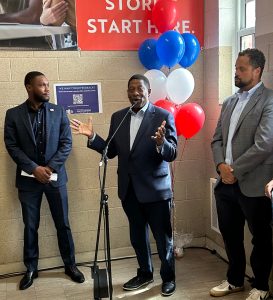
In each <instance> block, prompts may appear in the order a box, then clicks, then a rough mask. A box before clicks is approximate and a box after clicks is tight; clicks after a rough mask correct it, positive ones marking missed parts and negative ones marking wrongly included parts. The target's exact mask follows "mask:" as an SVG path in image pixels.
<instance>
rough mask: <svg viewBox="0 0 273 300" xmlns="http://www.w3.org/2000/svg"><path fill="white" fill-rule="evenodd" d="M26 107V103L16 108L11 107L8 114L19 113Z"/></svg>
mask: <svg viewBox="0 0 273 300" xmlns="http://www.w3.org/2000/svg"><path fill="white" fill-rule="evenodd" d="M25 105H26V102H23V103H21V104H19V105H16V106H14V107H11V108H9V109H8V110H7V113H14V112H19V111H21V110H22V109H23V108H24V107H25Z"/></svg>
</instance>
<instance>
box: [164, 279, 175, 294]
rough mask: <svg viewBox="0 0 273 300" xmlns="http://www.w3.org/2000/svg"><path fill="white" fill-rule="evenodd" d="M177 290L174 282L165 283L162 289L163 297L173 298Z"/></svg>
mask: <svg viewBox="0 0 273 300" xmlns="http://www.w3.org/2000/svg"><path fill="white" fill-rule="evenodd" d="M175 288H176V285H175V282H174V281H168V282H163V283H162V287H161V295H162V296H171V295H172V294H173V293H174V292H175Z"/></svg>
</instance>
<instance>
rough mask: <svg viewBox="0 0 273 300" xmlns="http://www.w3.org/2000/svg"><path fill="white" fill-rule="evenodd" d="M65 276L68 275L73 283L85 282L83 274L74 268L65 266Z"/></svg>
mask: <svg viewBox="0 0 273 300" xmlns="http://www.w3.org/2000/svg"><path fill="white" fill-rule="evenodd" d="M65 274H66V275H68V276H69V277H70V278H71V279H72V280H73V281H75V282H78V283H83V282H84V281H85V278H84V275H83V273H82V272H81V271H80V270H79V269H78V268H77V266H76V265H74V266H65Z"/></svg>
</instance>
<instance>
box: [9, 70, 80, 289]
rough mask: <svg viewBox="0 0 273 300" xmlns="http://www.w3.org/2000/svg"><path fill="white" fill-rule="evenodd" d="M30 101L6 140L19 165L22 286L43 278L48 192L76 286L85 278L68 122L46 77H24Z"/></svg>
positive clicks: (13, 112) (12, 118)
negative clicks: (75, 233) (43, 210)
mask: <svg viewBox="0 0 273 300" xmlns="http://www.w3.org/2000/svg"><path fill="white" fill-rule="evenodd" d="M25 87H26V90H27V92H28V99H27V100H26V101H25V102H24V103H23V104H21V105H19V106H17V107H14V108H11V109H9V110H8V111H7V113H6V118H5V132H4V139H5V144H6V148H7V150H8V153H9V154H10V156H11V158H12V159H13V160H14V161H15V163H16V164H17V170H16V187H17V188H18V195H19V200H20V202H21V206H22V215H23V221H24V225H25V229H24V263H25V266H26V268H27V272H26V273H25V275H24V277H23V278H22V280H21V282H20V286H19V288H20V289H21V290H24V289H27V288H28V287H30V286H31V285H32V283H33V279H34V278H37V277H38V271H37V269H38V257H39V248H38V228H39V221H40V207H41V201H42V196H43V193H45V195H46V198H47V200H48V203H49V207H50V211H51V214H52V217H53V220H54V223H55V227H56V230H57V237H58V244H59V248H60V253H61V256H62V259H63V262H64V264H65V273H66V274H67V275H68V276H70V277H71V279H72V280H74V281H75V282H79V283H81V282H83V281H84V276H83V274H82V273H81V272H80V271H79V270H78V268H77V267H76V264H75V253H74V243H73V239H72V234H71V230H70V225H69V221H68V202H67V189H66V182H67V174H66V170H65V165H64V163H65V161H66V159H67V157H68V155H69V153H70V151H71V147H72V139H71V130H70V127H69V120H68V118H67V115H66V113H65V111H64V109H63V108H62V107H61V106H58V105H54V104H51V103H49V102H48V101H49V97H50V96H49V83H48V80H47V78H46V77H45V76H44V74H42V73H40V72H36V71H34V72H30V73H28V74H27V75H26V77H25Z"/></svg>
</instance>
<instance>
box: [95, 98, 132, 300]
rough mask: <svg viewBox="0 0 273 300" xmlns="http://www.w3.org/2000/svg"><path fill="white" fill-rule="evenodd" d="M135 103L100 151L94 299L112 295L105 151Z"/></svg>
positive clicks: (97, 299) (98, 299) (106, 159)
mask: <svg viewBox="0 0 273 300" xmlns="http://www.w3.org/2000/svg"><path fill="white" fill-rule="evenodd" d="M135 105H136V103H134V104H133V105H132V106H131V107H130V108H129V109H128V111H127V112H126V114H125V115H124V117H123V119H122V120H121V121H120V123H119V125H118V127H117V128H116V130H115V131H114V133H113V135H112V136H111V137H110V139H109V140H108V141H107V144H106V146H105V148H104V150H103V152H102V157H101V160H100V163H99V167H101V166H102V165H104V168H103V177H102V182H101V195H100V212H99V221H98V229H97V240H96V249H95V258H94V265H93V266H92V267H91V270H92V271H91V275H92V278H93V279H94V299H95V300H100V299H101V298H108V297H109V298H110V300H112V295H113V284H112V268H111V252H110V249H111V247H110V230H109V207H108V195H107V194H106V193H105V181H106V173H107V162H108V158H107V152H108V147H109V145H110V143H111V141H112V140H113V138H114V136H115V135H116V133H117V132H118V130H119V128H120V127H121V125H122V124H123V122H124V120H125V119H126V117H127V116H128V114H129V113H130V112H131V111H132V108H133V107H134V106H135ZM102 216H103V218H104V237H105V245H104V251H105V262H106V269H99V266H98V250H99V239H100V229H101V221H102Z"/></svg>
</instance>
